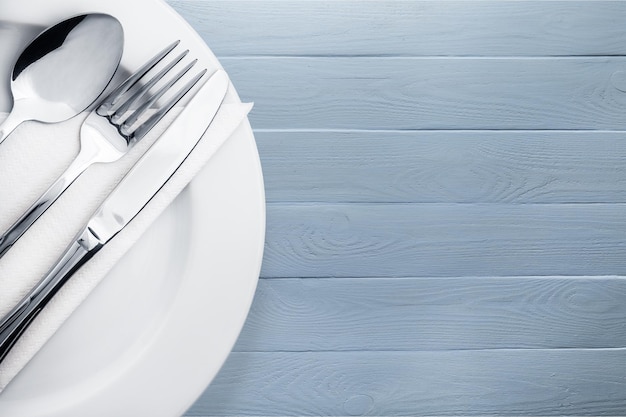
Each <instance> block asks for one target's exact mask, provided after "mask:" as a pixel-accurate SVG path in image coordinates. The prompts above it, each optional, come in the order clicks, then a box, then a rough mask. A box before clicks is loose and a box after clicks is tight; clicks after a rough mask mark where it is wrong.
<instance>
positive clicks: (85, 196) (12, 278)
mask: <svg viewBox="0 0 626 417" xmlns="http://www.w3.org/2000/svg"><path fill="white" fill-rule="evenodd" d="M251 108H252V105H251V104H241V103H239V102H235V103H225V104H223V105H222V107H221V108H220V110H219V112H218V113H217V115H216V117H215V119H214V121H213V123H212V124H211V126H210V127H209V129H208V131H207V133H206V134H205V136H204V137H203V139H202V140H201V141H200V143H199V144H198V145H197V146H196V148H195V149H194V151H193V152H192V153H191V155H190V156H189V157H188V158H187V159H186V161H185V163H184V164H183V165H182V166H181V167H180V168H179V169H178V171H177V172H176V173H175V174H174V175H173V176H172V178H170V180H169V181H168V182H167V183H166V185H165V186H164V187H163V188H162V189H161V190H160V191H159V193H158V194H157V195H156V196H155V197H154V198H153V199H152V200H151V201H150V203H149V204H148V205H147V206H146V207H145V208H144V210H142V212H141V213H140V214H139V215H137V217H136V218H135V219H134V220H133V221H132V222H131V223H130V224H129V225H128V226H127V227H126V228H125V229H124V230H122V232H120V233H119V234H118V235H117V236H116V237H115V238H114V239H112V240H111V241H110V242H109V243H108V244H107V245H106V246H105V247H104V248H103V249H102V250H101V251H100V252H99V253H98V254H96V256H95V257H94V258H93V259H91V260H90V261H89V262H88V263H87V264H86V265H85V266H83V268H81V269H80V270H79V271H78V272H77V273H76V274H75V275H74V277H73V278H72V279H71V280H70V281H69V282H68V283H67V284H66V285H65V286H64V287H63V288H62V289H61V290H60V291H59V293H58V294H57V295H56V296H55V297H54V299H53V300H52V301H51V302H50V303H49V304H48V306H47V307H46V308H45V309H44V311H42V312H41V313H40V314H39V316H38V317H37V318H36V320H35V321H34V322H33V323H32V324H31V325H30V327H29V328H28V330H27V331H26V332H25V334H24V335H23V336H22V337H21V338H20V340H19V341H18V343H17V344H16V345H15V346H14V347H13V349H12V350H11V352H10V353H9V355H8V356H7V357H6V358H5V360H4V361H3V362H2V363H0V392H1V390H2V389H4V388H5V387H6V385H7V384H8V383H9V382H10V381H11V379H12V378H13V377H14V376H15V375H17V373H18V372H19V371H20V370H21V369H22V368H23V367H24V366H25V365H26V364H27V363H28V361H29V360H30V359H31V358H32V357H33V356H34V355H35V354H36V353H37V351H38V350H39V349H40V348H41V347H42V346H43V345H44V344H45V342H46V341H47V340H48V339H49V338H50V337H51V336H52V335H53V334H54V333H55V332H56V330H57V329H58V328H59V327H60V326H61V325H62V324H63V322H64V321H65V319H67V317H69V315H70V314H72V312H73V311H74V310H75V309H76V307H78V305H80V303H81V302H82V301H83V300H84V299H85V298H86V297H87V295H88V294H89V293H90V292H91V290H92V289H93V288H95V287H96V285H97V284H98V283H99V282H100V281H101V280H102V279H103V278H104V277H105V276H106V274H107V273H108V271H110V270H111V268H112V267H113V266H114V265H115V263H116V262H117V261H118V260H119V259H120V258H121V257H122V255H124V253H125V252H126V251H127V250H128V249H130V247H131V246H132V245H133V243H134V242H135V241H136V240H137V239H138V238H139V237H140V236H141V235H142V233H143V232H144V231H145V230H146V229H147V228H148V226H149V225H150V224H151V223H152V222H153V221H154V220H155V219H156V218H157V217H158V216H159V215H160V214H161V213H162V212H163V210H164V209H165V208H166V207H167V206H168V205H169V204H170V203H171V202H172V201H173V200H174V198H175V197H176V196H177V195H178V194H179V193H180V192H181V191H182V190H183V188H184V187H185V186H186V185H187V184H188V183H189V182H190V181H191V180H192V178H193V177H194V176H195V175H196V174H197V173H198V172H199V171H200V169H201V168H202V167H203V166H204V165H205V164H206V162H207V161H208V160H209V158H210V157H211V156H212V155H213V154H214V153H215V152H216V151H217V150H218V149H219V147H220V146H221V145H222V144H223V143H224V142H225V141H226V140H227V139H228V137H230V135H231V134H232V133H233V132H234V131H235V129H236V128H237V127H238V126H239V125H240V124H241V122H242V121H243V120H245V118H246V116H247V114H248V112H249V111H250V109H251ZM178 111H180V109H175V110H173V111H172V112H170V113H171V114H170V115H168V116H167V117H166V119H165V120H164V121H163V122H162V123H160V124H159V125H158V126H157V127H155V129H154V130H153V131H152V132H150V134H149V135H147V136H146V137H145V138H144V139H143V140H142V141H141V142H139V143H138V144H137V145H136V146H135V148H133V149H132V150H131V151H130V152H129V153H128V154H127V155H126V156H124V157H123V158H122V159H121V160H119V161H117V162H115V163H112V164H98V165H93V166H92V167H90V168H89V169H88V170H87V171H85V173H83V175H82V176H81V177H80V178H79V179H78V180H77V181H76V182H75V183H74V184H73V185H72V186H71V187H70V188H69V189H68V190H67V191H66V192H65V193H64V194H63V195H62V196H61V197H60V198H59V200H57V201H56V202H55V203H54V204H53V205H52V207H50V209H49V210H48V211H47V212H46V213H45V214H44V215H43V216H42V217H41V218H40V219H39V220H38V221H37V222H36V223H35V224H34V225H33V226H32V227H31V228H30V230H29V231H28V232H27V233H26V234H25V235H24V236H22V238H21V239H20V240H19V241H18V242H17V243H16V244H15V245H14V246H13V248H11V249H10V250H9V251H8V252H7V254H6V255H5V256H4V257H3V258H2V259H0V316H4V315H5V314H6V313H7V312H8V311H9V310H10V309H11V308H12V307H13V306H14V305H15V304H16V303H18V302H19V301H20V300H21V299H22V297H23V296H24V295H25V294H26V293H27V292H28V291H29V289H30V288H32V287H33V286H34V285H35V284H36V283H37V282H38V281H39V280H40V279H41V278H42V277H43V276H44V275H45V273H46V272H47V271H48V269H49V268H50V267H51V266H52V265H53V264H54V262H55V261H56V260H57V259H58V257H59V256H60V255H61V254H62V253H63V251H64V250H65V248H66V247H67V245H68V244H69V243H70V242H71V241H72V240H73V238H74V237H75V236H76V234H77V233H78V232H79V231H80V230H81V229H82V228H83V227H84V225H85V224H86V222H87V220H88V219H89V218H90V217H91V215H92V214H93V213H94V212H95V210H96V209H97V208H98V207H99V205H100V204H101V203H102V201H103V200H104V199H105V198H106V196H107V195H108V193H109V192H110V191H111V190H112V189H113V188H114V187H115V185H116V184H117V183H118V182H119V181H120V180H121V179H122V178H123V176H124V175H125V174H126V173H127V172H128V170H129V169H130V168H131V167H132V166H133V164H134V163H135V162H136V161H137V160H138V159H139V157H140V156H141V155H142V154H143V153H144V152H145V151H146V150H147V149H148V148H149V146H150V145H151V144H152V143H153V142H154V141H155V140H156V139H157V138H158V136H160V134H161V133H162V132H163V131H164V130H165V127H166V126H167V125H168V124H169V123H168V122H169V121H171V120H172V119H174V117H175V116H176V113H177V112H178ZM3 116H4V117H6V114H5V115H2V116H0V118H2V117H3ZM86 116H87V113H85V114H83V115H80V116H78V117H76V118H74V119H71V120H69V121H67V122H64V123H59V124H54V125H46V124H41V123H36V122H28V123H25V124H22V125H21V126H20V127H19V128H18V129H17V130H16V131H15V132H14V133H13V134H12V135H11V136H10V137H9V138H8V139H7V140H6V141H5V142H3V143H2V145H1V146H0V230H1V231H5V230H7V228H8V227H10V226H11V224H13V222H14V221H15V220H16V219H17V218H18V217H19V216H20V215H21V214H22V213H23V212H24V211H25V210H26V209H27V208H28V207H29V206H30V205H31V204H32V203H33V202H34V201H35V200H36V199H37V198H38V197H39V196H40V195H41V193H43V192H44V191H45V190H46V189H47V188H48V186H49V185H50V184H52V182H54V180H55V179H56V178H57V177H58V176H59V175H60V174H61V173H62V172H63V171H64V170H65V168H66V167H67V166H68V165H69V163H70V162H71V160H72V159H73V157H74V156H75V155H76V154H77V153H78V150H79V130H80V126H81V124H82V122H83V121H84V119H85V117H86Z"/></svg>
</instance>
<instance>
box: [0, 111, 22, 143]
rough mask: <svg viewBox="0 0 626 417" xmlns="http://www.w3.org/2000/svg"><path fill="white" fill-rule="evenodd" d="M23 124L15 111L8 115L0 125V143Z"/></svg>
mask: <svg viewBox="0 0 626 417" xmlns="http://www.w3.org/2000/svg"><path fill="white" fill-rule="evenodd" d="M23 122H24V119H23V118H22V117H20V116H19V115H18V114H17V112H16V111H12V112H11V113H9V115H8V116H7V118H6V119H4V121H3V122H2V123H1V124H0V143H2V142H4V140H5V139H6V138H7V137H9V135H10V134H11V133H13V131H14V130H15V128H16V127H18V126H19V125H20V124H22V123H23Z"/></svg>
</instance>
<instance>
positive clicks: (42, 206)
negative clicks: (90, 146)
mask: <svg viewBox="0 0 626 417" xmlns="http://www.w3.org/2000/svg"><path fill="white" fill-rule="evenodd" d="M92 162H93V161H92V160H91V155H87V154H86V153H84V152H82V151H81V152H80V153H79V154H78V156H77V157H76V158H75V159H74V161H73V162H72V163H71V165H70V166H69V167H68V168H67V169H66V170H65V172H64V173H63V174H61V176H60V177H59V178H58V179H57V180H56V181H55V182H54V184H52V185H51V186H50V188H48V190H46V192H45V193H43V194H42V195H41V197H39V199H38V200H37V201H35V203H34V204H33V205H32V206H30V208H29V209H28V210H26V212H25V213H24V214H22V216H21V217H20V218H19V219H18V220H17V221H16V222H15V223H14V224H13V225H12V226H11V227H10V228H9V229H8V230H7V231H6V232H5V233H4V234H3V235H2V236H0V258H2V257H3V256H4V255H5V254H6V253H7V251H8V250H9V249H11V247H12V246H13V245H14V244H15V242H17V240H18V239H19V238H20V237H22V235H23V234H24V233H25V232H26V231H27V230H28V229H29V228H30V227H31V226H32V225H33V223H35V221H36V220H37V219H38V218H39V217H40V216H41V215H42V214H43V213H44V212H45V211H46V210H48V208H49V207H50V206H51V205H52V203H54V202H55V201H56V200H57V199H58V198H59V196H60V195H61V194H63V192H64V191H65V190H66V189H67V187H69V186H70V185H71V184H72V183H73V182H74V181H76V178H78V177H79V176H80V174H82V173H83V172H84V171H85V169H87V167H89V165H91V163H92Z"/></svg>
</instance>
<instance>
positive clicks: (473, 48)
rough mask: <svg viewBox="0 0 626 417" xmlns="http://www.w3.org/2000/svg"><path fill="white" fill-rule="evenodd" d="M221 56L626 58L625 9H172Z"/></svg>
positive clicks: (207, 5) (253, 4)
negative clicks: (615, 56) (616, 56)
mask: <svg viewBox="0 0 626 417" xmlns="http://www.w3.org/2000/svg"><path fill="white" fill-rule="evenodd" d="M168 2H169V3H170V4H171V5H172V6H173V7H174V8H175V9H176V10H177V11H178V12H179V13H180V14H181V15H182V16H183V17H184V18H185V19H187V21H189V22H190V23H191V24H192V26H193V27H194V28H195V29H196V30H197V31H198V32H199V33H200V34H201V35H202V37H203V38H204V39H205V41H206V42H207V43H208V45H209V46H210V47H211V48H212V49H213V51H214V52H215V53H216V54H217V55H218V56H233V55H247V56H250V55H291V56H303V55H308V56H363V55H375V56H390V55H393V56H423V55H430V56H432V55H438V56H466V55H480V56H502V55H505V56H510V55H519V56H529V55H530V56H558V55H624V54H626V28H625V27H624V25H623V22H624V21H626V5H625V4H624V3H623V2H619V1H596V2H589V1H583V2H565V1H521V2H520V1H513V2H498V1H473V2H466V1H445V2H440V1H413V0H411V1H392V2H389V1H387V2H383V1H380V2H367V5H366V6H364V5H363V2H362V1H356V0H352V1H319V0H317V1H284V0H264V1H207V0H169V1H168Z"/></svg>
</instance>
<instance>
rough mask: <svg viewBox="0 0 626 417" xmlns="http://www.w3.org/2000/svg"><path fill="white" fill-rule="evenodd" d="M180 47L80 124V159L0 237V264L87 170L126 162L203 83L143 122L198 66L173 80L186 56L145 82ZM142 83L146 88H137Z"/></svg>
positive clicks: (182, 92) (142, 70) (189, 85)
mask: <svg viewBox="0 0 626 417" xmlns="http://www.w3.org/2000/svg"><path fill="white" fill-rule="evenodd" d="M178 44H179V42H178V41H177V42H174V43H172V44H171V45H169V46H168V47H166V48H165V49H163V50H162V51H161V52H159V53H158V54H157V55H156V56H155V57H154V58H152V59H151V60H150V61H148V62H147V63H146V64H145V65H143V66H142V67H141V68H140V69H139V70H137V71H136V72H135V73H134V74H133V75H131V76H130V77H129V78H128V79H127V80H126V81H125V82H123V83H122V84H121V85H120V86H119V87H117V88H116V89H115V90H114V91H113V92H112V93H110V94H109V95H108V96H107V97H106V98H105V99H104V100H103V101H102V102H101V103H100V105H99V106H98V107H97V108H96V109H95V110H93V111H92V112H91V113H90V114H89V116H88V117H87V119H86V120H85V121H84V122H83V124H82V127H81V130H80V141H81V148H80V152H79V154H78V156H77V157H76V158H75V159H74V161H73V162H72V164H71V165H70V166H69V167H68V168H67V169H66V171H65V172H64V173H63V174H62V175H61V176H60V177H59V178H58V179H57V180H56V181H55V182H54V184H52V185H51V186H50V187H49V188H48V190H47V191H46V192H44V194H43V195H42V196H41V197H39V199H38V200H37V201H36V202H35V203H33V205H32V206H31V207H30V208H29V209H28V210H27V211H26V212H25V213H24V214H23V215H22V216H21V217H20V218H19V219H18V220H17V221H16V222H15V223H14V224H13V225H12V226H11V227H10V228H9V230H7V231H6V232H5V233H4V234H3V235H1V236H0V258H1V257H2V256H3V255H4V254H5V253H6V252H7V251H8V250H9V249H10V248H11V246H13V244H14V243H15V242H16V241H17V240H18V239H19V238H20V237H21V236H22V235H23V234H24V232H26V230H28V228H29V227H30V226H31V225H32V224H33V223H34V222H35V221H36V220H37V219H38V218H39V217H40V216H41V215H42V214H43V213H44V212H45V211H46V210H47V209H48V208H49V207H50V206H51V205H52V203H54V201H56V200H57V199H58V198H59V196H60V195H61V194H62V193H63V192H64V191H65V190H66V189H67V187H69V186H70V185H71V184H72V183H73V182H74V181H75V180H76V179H77V178H78V177H79V176H80V175H81V174H82V173H83V172H84V171H85V169H87V168H88V167H89V166H90V165H92V164H95V163H106V162H114V161H117V160H118V159H119V158H121V157H122V156H124V154H126V153H127V152H128V151H129V150H130V149H131V148H132V147H133V145H135V144H136V143H137V142H138V141H140V140H141V139H142V138H143V137H144V136H145V135H146V134H147V133H148V132H149V131H150V130H151V129H152V128H153V127H154V125H155V124H156V123H157V122H158V121H159V120H161V118H162V117H163V116H164V115H165V114H166V113H167V112H168V111H169V110H170V109H171V108H172V107H173V106H174V105H175V104H176V103H177V102H178V101H179V100H180V99H181V98H182V97H183V96H184V95H185V94H186V93H187V91H189V90H190V89H191V88H192V87H193V86H194V85H195V84H196V83H197V81H198V79H200V77H202V75H203V74H204V72H205V71H202V72H199V73H198V74H197V75H196V76H195V77H193V78H192V79H191V80H190V81H189V82H187V84H186V85H184V86H183V87H182V88H179V89H178V90H177V91H176V93H175V94H174V95H173V96H172V97H170V98H169V99H168V101H167V102H166V103H165V104H163V105H162V106H161V107H160V109H159V110H158V111H156V112H155V113H154V114H153V115H152V116H150V117H149V118H148V119H147V120H145V121H143V122H142V121H141V120H140V119H142V118H145V116H146V114H147V113H148V112H149V111H152V109H151V108H152V106H153V105H154V104H155V103H156V102H157V100H159V99H160V98H161V97H162V96H163V95H165V94H166V93H171V91H170V90H171V89H172V86H173V85H174V84H175V83H176V82H177V81H178V80H180V79H181V78H182V77H183V76H184V75H185V74H186V73H187V72H188V71H189V70H190V69H191V68H192V67H193V66H194V65H195V63H196V61H192V62H191V63H189V64H187V65H185V66H184V67H183V68H182V69H180V70H178V71H177V72H176V73H175V74H174V75H172V74H171V72H173V70H174V69H175V68H176V67H177V65H178V64H179V63H180V61H182V59H183V58H184V57H185V56H186V55H187V54H188V52H189V51H184V52H182V53H180V54H179V55H177V56H176V57H175V58H172V59H170V60H169V61H168V62H167V63H166V64H165V65H164V67H163V68H162V69H161V70H160V71H159V72H158V73H157V74H155V75H154V76H152V77H151V78H150V79H149V80H147V81H145V80H143V79H144V77H145V76H146V74H147V73H148V72H149V71H150V70H151V69H153V68H154V67H155V66H157V65H158V64H162V63H163V62H162V61H164V60H165V58H166V57H167V56H168V55H169V54H170V53H172V52H173V51H174V50H175V49H176V47H177V46H178ZM166 76H167V77H169V78H168V80H167V82H165V83H164V85H163V86H162V87H160V88H159V89H158V91H156V92H155V93H150V90H151V89H152V87H154V86H155V84H157V83H158V82H159V81H161V80H162V79H164V78H165V77H166ZM140 81H144V84H143V85H141V86H137V88H135V89H133V87H135V86H136V85H137V84H138V83H139V82H140Z"/></svg>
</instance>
